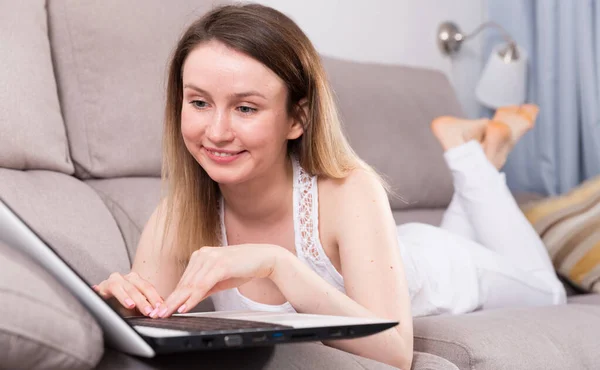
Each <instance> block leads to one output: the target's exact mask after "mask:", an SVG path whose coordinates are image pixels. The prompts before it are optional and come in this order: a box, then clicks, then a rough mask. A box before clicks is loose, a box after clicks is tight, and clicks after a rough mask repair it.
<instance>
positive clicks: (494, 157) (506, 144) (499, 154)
mask: <svg viewBox="0 0 600 370" xmlns="http://www.w3.org/2000/svg"><path fill="white" fill-rule="evenodd" d="M511 140H512V130H511V129H510V127H509V126H508V125H507V124H506V123H504V122H501V121H491V122H490V123H488V125H487V127H486V129H485V138H484V139H483V143H482V145H483V150H484V152H485V156H486V157H487V158H488V160H489V161H490V162H491V163H492V164H493V165H494V166H495V167H496V168H497V169H500V168H502V167H503V166H504V163H506V159H507V158H508V153H510V150H511V148H512V145H511Z"/></svg>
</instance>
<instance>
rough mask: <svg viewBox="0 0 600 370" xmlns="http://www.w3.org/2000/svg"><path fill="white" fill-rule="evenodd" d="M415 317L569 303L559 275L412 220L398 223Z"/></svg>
mask: <svg viewBox="0 0 600 370" xmlns="http://www.w3.org/2000/svg"><path fill="white" fill-rule="evenodd" d="M398 239H399V243H400V248H401V251H402V257H403V262H404V264H405V266H406V273H407V275H409V276H408V279H407V280H408V283H409V290H410V296H411V306H412V310H413V316H427V315H438V314H460V313H466V312H471V311H474V310H478V309H491V308H503V307H526V306H543V305H551V304H557V303H561V302H563V297H564V291H563V290H562V285H561V284H560V283H559V282H558V281H557V280H556V279H555V278H549V277H548V276H543V274H542V275H540V274H536V273H532V272H530V271H526V270H523V269H521V268H519V267H518V266H517V265H516V264H515V263H514V262H513V261H512V260H510V259H509V258H507V257H506V256H504V255H501V254H499V253H496V252H495V251H492V250H489V249H486V248H485V247H484V246H482V245H480V244H478V243H476V242H474V241H472V240H468V239H466V238H464V237H462V236H460V235H456V234H454V233H451V232H449V231H447V230H444V229H441V228H438V227H435V226H431V225H425V224H417V223H410V224H404V225H401V226H399V227H398Z"/></svg>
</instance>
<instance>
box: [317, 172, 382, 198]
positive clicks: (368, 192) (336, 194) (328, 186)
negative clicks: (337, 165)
mask: <svg viewBox="0 0 600 370" xmlns="http://www.w3.org/2000/svg"><path fill="white" fill-rule="evenodd" d="M317 181H318V186H319V193H320V194H323V195H324V196H327V197H328V198H334V199H344V198H352V199H355V198H357V197H358V198H361V197H367V198H368V197H370V196H372V195H374V194H381V193H384V194H385V187H384V185H383V183H382V181H381V178H380V177H379V176H378V175H377V174H376V173H375V172H374V171H372V170H369V169H367V168H362V167H358V168H355V169H353V170H351V171H350V172H349V173H348V175H347V176H345V177H343V178H340V179H336V178H331V177H326V176H319V177H318V180H317Z"/></svg>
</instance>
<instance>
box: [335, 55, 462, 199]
mask: <svg viewBox="0 0 600 370" xmlns="http://www.w3.org/2000/svg"><path fill="white" fill-rule="evenodd" d="M324 62H325V66H326V68H327V71H328V73H329V77H330V80H331V83H332V85H333V88H334V90H335V93H336V95H337V98H338V101H339V108H340V111H341V115H342V119H343V121H344V125H345V129H346V131H347V133H348V136H349V139H350V142H351V144H352V146H353V148H354V149H355V150H356V152H357V153H358V154H359V155H360V156H361V158H363V159H364V160H365V161H366V162H367V163H369V164H370V165H372V166H374V167H375V168H376V169H377V170H379V171H380V172H381V173H384V174H385V175H386V177H387V180H388V181H389V182H390V184H391V185H392V188H393V190H394V191H395V192H396V193H397V194H398V195H400V196H402V197H403V198H405V199H406V200H407V201H408V202H409V204H406V203H404V202H402V200H401V199H399V198H393V197H392V198H391V204H392V208H393V209H394V210H398V209H407V208H436V207H445V206H447V205H448V204H449V203H450V199H451V197H452V192H453V186H452V179H451V176H450V171H449V169H448V167H447V166H446V163H445V162H444V159H443V157H442V153H443V150H442V148H441V146H440V144H439V143H438V142H437V141H436V139H435V137H434V136H433V135H432V133H431V131H430V123H431V121H432V120H433V119H434V118H435V117H437V116H441V115H453V116H462V112H461V109H460V105H459V103H458V101H457V99H456V96H455V93H454V90H453V89H452V87H451V86H450V84H449V82H448V80H447V79H446V77H445V76H444V75H443V74H442V73H441V72H437V71H433V70H426V69H415V68H410V67H399V66H384V65H376V64H360V63H356V62H346V61H340V60H334V59H331V58H325V59H324Z"/></svg>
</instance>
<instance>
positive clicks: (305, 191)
mask: <svg viewBox="0 0 600 370" xmlns="http://www.w3.org/2000/svg"><path fill="white" fill-rule="evenodd" d="M294 161H295V163H294V165H295V166H294V167H295V168H297V169H298V180H297V181H298V182H297V183H298V186H299V189H298V190H299V192H298V193H299V197H300V199H299V202H298V208H299V209H298V213H297V214H298V228H299V230H298V232H299V233H300V246H301V250H302V255H304V257H306V258H309V259H310V260H311V261H313V262H315V263H319V264H322V263H323V260H322V258H321V257H322V256H321V251H320V250H319V249H320V248H318V247H317V242H316V241H317V240H319V239H318V238H319V235H318V234H319V225H318V224H317V222H318V221H317V217H314V212H315V210H316V209H317V207H316V205H315V204H314V203H316V199H314V197H313V194H314V191H313V188H314V187H315V178H314V177H312V176H310V175H309V174H308V173H306V171H304V169H303V168H302V167H301V166H300V164H299V163H298V161H297V159H294Z"/></svg>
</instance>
